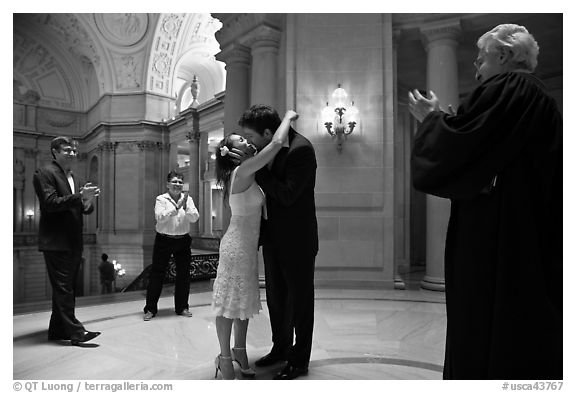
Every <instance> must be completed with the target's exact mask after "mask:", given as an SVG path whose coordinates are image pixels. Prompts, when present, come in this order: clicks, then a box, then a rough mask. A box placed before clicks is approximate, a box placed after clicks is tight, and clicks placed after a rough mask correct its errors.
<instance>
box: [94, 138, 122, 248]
mask: <svg viewBox="0 0 576 393" xmlns="http://www.w3.org/2000/svg"><path fill="white" fill-rule="evenodd" d="M116 145H117V143H116V142H111V141H103V142H101V143H100V144H98V146H97V151H98V162H99V163H100V171H99V181H98V185H99V187H100V196H99V197H98V205H99V206H98V207H99V208H100V223H99V228H98V232H99V233H100V239H101V240H102V242H103V244H107V242H108V241H109V237H110V236H111V235H112V234H113V233H114V232H115V214H116V213H115V209H116V203H115V200H116V196H115V193H116V188H115V177H116ZM100 239H99V240H100Z"/></svg>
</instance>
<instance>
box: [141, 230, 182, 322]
mask: <svg viewBox="0 0 576 393" xmlns="http://www.w3.org/2000/svg"><path fill="white" fill-rule="evenodd" d="M191 243H192V238H191V237H190V236H188V235H186V236H185V237H181V238H171V237H168V236H165V235H162V234H160V233H156V239H155V240H154V250H153V251H152V269H151V270H150V276H149V279H148V288H147V290H146V306H145V307H144V312H147V311H150V312H151V313H152V314H156V313H157V312H158V299H160V294H161V293H162V285H163V283H164V277H165V275H166V268H167V267H168V262H169V261H170V257H171V256H172V255H174V260H175V262H176V285H175V288H174V310H175V311H176V313H177V314H180V313H181V312H182V311H184V310H186V309H187V308H188V295H189V294H190V262H191V260H192V252H191V251H190V244H191Z"/></svg>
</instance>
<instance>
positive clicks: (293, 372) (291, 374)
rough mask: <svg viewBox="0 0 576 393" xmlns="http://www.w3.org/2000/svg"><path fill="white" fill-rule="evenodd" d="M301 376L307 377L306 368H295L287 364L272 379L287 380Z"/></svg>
mask: <svg viewBox="0 0 576 393" xmlns="http://www.w3.org/2000/svg"><path fill="white" fill-rule="evenodd" d="M301 375H308V367H296V366H293V365H291V364H287V365H286V367H284V368H283V369H282V371H280V372H279V373H278V374H276V376H275V377H274V379H280V380H288V379H295V378H298V377H299V376H301Z"/></svg>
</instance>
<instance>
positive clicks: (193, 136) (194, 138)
mask: <svg viewBox="0 0 576 393" xmlns="http://www.w3.org/2000/svg"><path fill="white" fill-rule="evenodd" d="M186 140H187V141H188V143H196V144H197V143H198V142H199V141H200V132H198V130H190V131H188V132H187V133H186Z"/></svg>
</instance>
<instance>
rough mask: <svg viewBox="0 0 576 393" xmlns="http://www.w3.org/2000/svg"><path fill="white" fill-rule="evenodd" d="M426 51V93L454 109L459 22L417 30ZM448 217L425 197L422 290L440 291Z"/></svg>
mask: <svg viewBox="0 0 576 393" xmlns="http://www.w3.org/2000/svg"><path fill="white" fill-rule="evenodd" d="M420 31H421V33H422V36H423V41H424V44H425V48H426V52H427V55H428V56H427V81H428V86H427V89H428V91H430V90H432V91H434V94H436V96H437V97H438V99H439V100H440V105H441V107H442V108H443V109H445V110H446V109H447V108H448V105H449V104H450V105H452V107H453V108H454V110H456V108H457V107H458V56H457V49H458V38H459V37H460V21H459V20H450V21H443V22H442V23H436V24H433V25H428V26H426V27H422V28H421V29H420ZM449 217H450V200H448V199H444V198H438V197H435V196H433V195H427V196H426V275H425V277H424V279H423V280H422V283H421V285H422V288H424V289H430V290H434V291H444V246H445V243H446V230H447V228H448V219H449Z"/></svg>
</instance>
